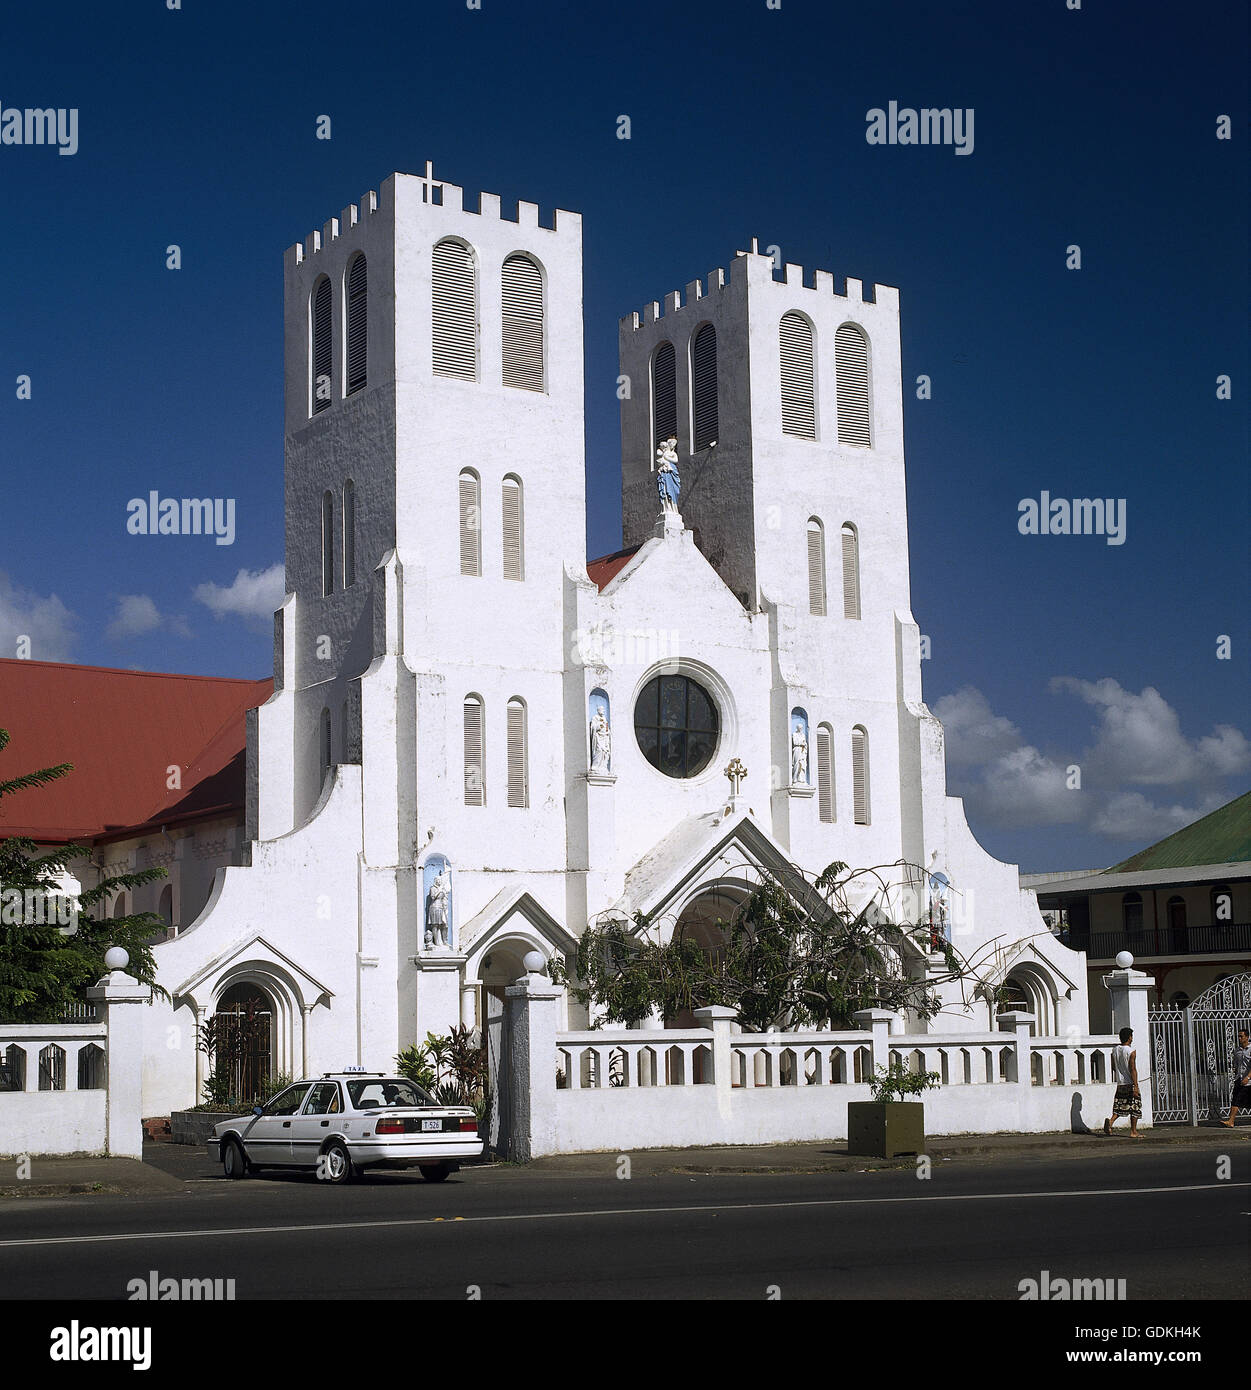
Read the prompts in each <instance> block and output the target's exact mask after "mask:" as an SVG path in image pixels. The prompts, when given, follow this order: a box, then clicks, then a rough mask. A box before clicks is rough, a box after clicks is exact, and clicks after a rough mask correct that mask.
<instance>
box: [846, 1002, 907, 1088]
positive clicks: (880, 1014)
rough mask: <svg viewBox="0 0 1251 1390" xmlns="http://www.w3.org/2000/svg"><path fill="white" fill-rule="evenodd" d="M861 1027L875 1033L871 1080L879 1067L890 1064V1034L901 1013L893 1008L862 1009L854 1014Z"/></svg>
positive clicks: (865, 1030) (871, 1060)
mask: <svg viewBox="0 0 1251 1390" xmlns="http://www.w3.org/2000/svg"><path fill="white" fill-rule="evenodd" d="M852 1018H853V1019H854V1020H855V1021H856V1023H857V1024H858V1025H859V1027H860V1028H861V1029H863V1031H864V1032H866V1033H872V1034H873V1041H872V1042H871V1043H870V1044H869V1048H870V1053H871V1055H870V1059H869V1078H868V1079H869V1080H870V1081H871V1080H873V1078H874V1077H876V1075H877V1069H878V1067H889V1066H890V1035H891V1033H892V1032H893V1031H894V1029H895V1024H896V1023H898V1022H899V1015H898V1014H897V1013H895V1012H893V1011H892V1010H891V1009H860V1010H858V1011H857V1012H856V1013H854V1014H852Z"/></svg>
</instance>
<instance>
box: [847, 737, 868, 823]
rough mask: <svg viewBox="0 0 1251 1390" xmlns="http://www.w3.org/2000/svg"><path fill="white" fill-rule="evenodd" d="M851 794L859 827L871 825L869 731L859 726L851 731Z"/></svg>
mask: <svg viewBox="0 0 1251 1390" xmlns="http://www.w3.org/2000/svg"><path fill="white" fill-rule="evenodd" d="M851 792H852V808H853V812H854V819H855V822H856V824H857V825H868V823H869V731H868V730H867V729H866V728H865V727H864V726H863V725H862V724H857V725H856V727H855V728H854V729H853V730H852V731H851Z"/></svg>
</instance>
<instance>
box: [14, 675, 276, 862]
mask: <svg viewBox="0 0 1251 1390" xmlns="http://www.w3.org/2000/svg"><path fill="white" fill-rule="evenodd" d="M273 688H274V683H273V681H272V680H259V681H252V680H228V679H222V678H218V677H216V676H176V675H164V674H160V673H157V672H149V671H118V670H113V669H111V668H109V667H104V666H73V665H68V664H65V663H61V662H53V661H15V660H0V728H4V729H7V730H8V731H9V734H10V735H11V741H10V743H9V746H8V747H7V748H6V749H5V750H4V752H3V753H0V781H7V780H8V779H10V778H12V777H16V776H18V775H20V774H21V773H23V772H34V771H36V770H37V769H39V768H43V767H51V766H53V765H54V764H57V763H73V764H74V771H73V772H70V773H67V774H66V776H64V777H62V778H61V779H60V780H59V781H57V782H53V783H50V784H49V785H48V786H46V787H34V788H31V789H29V790H27V791H20V792H15V793H13V794H12V795H11V796H6V797H3V798H0V836H3V835H26V836H29V837H30V838H31V839H33V840H38V841H40V842H41V843H46V844H59V843H62V842H64V841H66V840H88V839H98V838H101V837H115V836H118V835H120V834H121V833H123V832H130V833H138V832H139V831H142V830H143V829H145V828H148V827H156V826H160V825H175V824H179V823H181V822H183V821H187V820H194V819H200V818H203V817H206V816H209V815H213V814H227V813H232V812H233V813H236V814H237V813H239V812H241V811H242V809H243V804H244V788H245V745H246V731H245V714H246V711H247V710H249V709H252V708H254V707H255V706H257V705H260V704H263V703H264V702H265V701H266V700H268V699H269V697H270V695H271V694H272V693H273ZM174 766H176V767H177V768H178V769H179V779H180V782H181V785H180V786H179V787H177V788H170V787H168V786H167V785H166V782H167V780H168V778H169V776H170V773H169V768H171V767H174Z"/></svg>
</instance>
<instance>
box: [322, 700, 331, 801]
mask: <svg viewBox="0 0 1251 1390" xmlns="http://www.w3.org/2000/svg"><path fill="white" fill-rule="evenodd" d="M320 738H321V780H322V781H323V783H324V782H325V780H326V774H327V773H328V772H329V771H330V759H331V750H330V711H329V710H328V709H323V710H322V712H321V730H320Z"/></svg>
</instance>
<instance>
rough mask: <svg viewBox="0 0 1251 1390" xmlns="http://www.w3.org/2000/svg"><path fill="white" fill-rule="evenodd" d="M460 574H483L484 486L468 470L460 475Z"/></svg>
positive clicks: (474, 474)
mask: <svg viewBox="0 0 1251 1390" xmlns="http://www.w3.org/2000/svg"><path fill="white" fill-rule="evenodd" d="M460 572H461V574H481V573H482V484H481V483H480V482H479V481H478V475H477V474H476V473H471V472H469V471H468V470H466V471H465V472H464V473H462V474H461V475H460Z"/></svg>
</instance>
